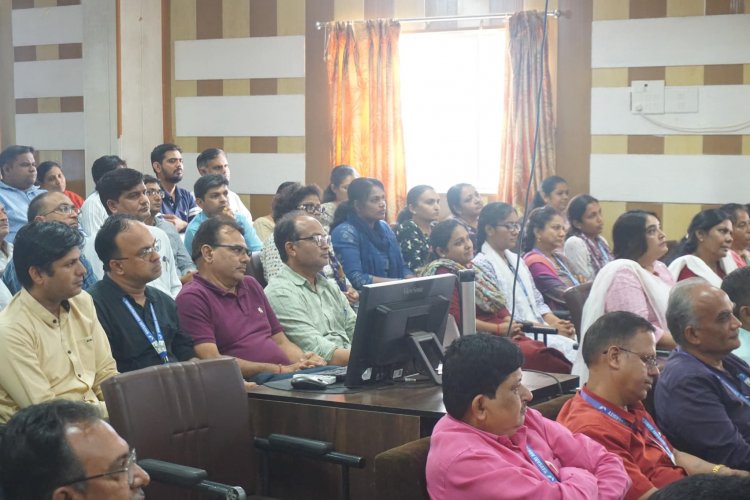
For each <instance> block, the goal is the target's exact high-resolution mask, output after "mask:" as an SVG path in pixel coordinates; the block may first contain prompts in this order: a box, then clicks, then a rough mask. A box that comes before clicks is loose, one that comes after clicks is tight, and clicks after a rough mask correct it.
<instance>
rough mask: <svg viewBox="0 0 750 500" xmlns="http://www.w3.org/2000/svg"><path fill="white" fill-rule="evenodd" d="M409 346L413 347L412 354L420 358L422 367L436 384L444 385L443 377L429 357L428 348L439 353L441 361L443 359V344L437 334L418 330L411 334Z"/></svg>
mask: <svg viewBox="0 0 750 500" xmlns="http://www.w3.org/2000/svg"><path fill="white" fill-rule="evenodd" d="M409 339H410V340H411V342H409V346H410V347H411V351H412V354H414V356H415V357H416V358H418V359H419V361H420V364H421V365H422V368H424V369H425V371H426V372H427V375H429V377H430V378H431V379H432V381H433V382H434V383H435V385H443V377H442V375H440V374H439V373H438V372H436V371H435V369H434V368H433V367H432V363H430V359H429V358H428V357H427V352H426V351H427V350H430V351H432V352H433V353H437V354H438V355H439V358H440V361H441V362H442V361H443V355H444V354H445V351H443V346H442V345H440V342H439V341H438V338H437V336H436V335H435V334H434V333H432V332H424V331H417V332H412V333H410V334H409Z"/></svg>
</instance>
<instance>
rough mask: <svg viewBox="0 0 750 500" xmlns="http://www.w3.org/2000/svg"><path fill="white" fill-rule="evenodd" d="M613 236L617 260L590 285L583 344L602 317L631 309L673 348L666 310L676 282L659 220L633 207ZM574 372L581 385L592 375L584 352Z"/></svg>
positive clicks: (664, 344)
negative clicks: (584, 358) (587, 366)
mask: <svg viewBox="0 0 750 500" xmlns="http://www.w3.org/2000/svg"><path fill="white" fill-rule="evenodd" d="M612 238H613V240H614V244H615V249H614V253H615V260H613V261H612V262H610V263H609V264H607V265H606V266H604V267H603V268H602V269H601V270H600V271H599V273H598V274H597V275H596V278H595V279H594V284H593V285H592V286H591V292H590V293H589V296H588V299H587V300H586V303H585V304H584V306H583V314H582V318H581V345H583V341H584V337H585V335H586V330H588V328H589V327H590V326H591V325H592V324H593V323H594V321H596V320H597V319H599V318H600V317H601V316H602V315H604V314H605V313H608V312H613V311H628V312H632V313H633V314H637V315H638V316H641V317H643V318H645V319H646V320H648V321H649V322H650V323H651V324H652V325H653V326H654V330H655V331H654V337H655V339H656V342H657V345H658V346H660V347H662V348H666V349H672V348H674V347H675V343H674V339H673V338H672V335H671V334H670V333H669V331H668V327H667V320H666V313H667V301H668V300H669V292H670V291H671V290H672V287H673V286H674V283H675V281H674V279H673V278H672V275H671V274H670V273H669V270H668V269H667V266H666V265H664V263H662V262H660V261H659V259H660V258H661V257H663V256H664V255H665V254H666V253H667V236H666V235H665V234H664V232H663V231H662V230H661V222H659V219H658V218H657V217H656V214H654V213H652V212H646V211H643V210H630V211H628V212H625V213H624V214H622V215H621V216H620V217H618V218H617V221H615V225H614V227H613V230H612ZM573 374H575V375H578V376H579V377H580V379H581V384H584V383H585V382H586V380H587V378H588V370H587V369H586V364H585V363H584V362H583V357H582V356H581V354H580V351H579V355H578V357H577V358H576V360H575V362H574V363H573Z"/></svg>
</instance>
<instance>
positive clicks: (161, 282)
mask: <svg viewBox="0 0 750 500" xmlns="http://www.w3.org/2000/svg"><path fill="white" fill-rule="evenodd" d="M97 187H98V191H99V197H100V198H101V201H102V204H103V205H104V207H105V208H106V210H107V213H108V214H110V215H112V214H128V215H132V216H133V217H135V218H136V219H138V220H139V221H141V222H143V221H145V220H146V219H148V217H149V216H150V213H151V212H150V203H149V200H148V197H147V196H146V185H145V184H144V183H143V174H142V173H140V172H139V171H137V170H134V169H132V168H118V169H116V170H112V171H111V172H107V173H106V174H104V176H102V178H101V179H100V180H99V184H98V185H97ZM147 227H148V230H149V231H150V232H151V234H152V235H153V237H154V238H155V239H156V240H158V241H159V245H160V247H161V252H160V255H161V265H162V272H161V275H160V276H159V277H158V278H156V279H155V280H154V281H152V282H151V283H150V284H151V286H154V287H156V288H158V289H159V290H161V291H162V292H164V293H166V294H167V295H169V296H170V297H172V298H174V297H176V296H177V293H178V292H179V291H180V288H182V283H181V282H180V278H179V276H178V273H177V264H176V263H175V257H174V250H173V249H172V244H171V243H170V242H169V237H168V236H167V233H165V232H164V231H162V230H161V229H159V228H158V227H154V226H147ZM84 252H85V253H86V256H87V257H88V259H89V260H90V261H91V262H92V263H93V265H94V272H95V273H97V275H98V276H99V278H100V279H101V278H102V277H103V276H104V265H103V263H102V262H101V261H100V260H99V256H98V255H97V253H96V249H95V248H94V245H92V244H91V240H90V241H89V244H87V245H86V248H85V249H84Z"/></svg>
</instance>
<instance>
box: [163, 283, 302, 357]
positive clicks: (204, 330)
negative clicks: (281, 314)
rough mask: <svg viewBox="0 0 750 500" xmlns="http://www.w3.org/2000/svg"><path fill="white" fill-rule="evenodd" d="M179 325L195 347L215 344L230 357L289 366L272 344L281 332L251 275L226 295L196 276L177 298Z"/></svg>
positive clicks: (282, 353) (274, 316) (184, 286)
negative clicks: (274, 337)
mask: <svg viewBox="0 0 750 500" xmlns="http://www.w3.org/2000/svg"><path fill="white" fill-rule="evenodd" d="M176 302H177V314H178V316H179V319H180V326H182V329H183V330H185V331H186V332H187V333H188V334H190V336H191V337H193V340H194V342H195V345H198V344H205V343H212V344H216V347H218V349H219V352H220V353H221V354H225V355H227V356H233V357H235V358H240V359H244V360H246V361H254V362H257V363H272V364H278V363H280V364H283V365H288V364H289V358H288V357H287V355H286V354H284V351H282V350H281V348H280V347H279V346H278V345H277V344H276V342H274V341H273V339H272V338H271V336H272V335H274V334H276V333H279V332H282V331H283V328H282V327H281V323H279V320H278V319H276V314H274V312H273V309H271V305H270V304H269V303H268V300H267V299H266V295H265V294H264V293H263V288H261V286H260V284H258V282H257V281H255V279H254V278H252V277H250V276H245V279H244V280H242V282H241V283H240V284H239V285H237V293H236V294H235V293H233V292H227V291H225V290H222V289H221V288H219V287H217V286H216V285H214V284H213V283H211V282H209V281H208V280H206V279H204V278H203V277H201V275H200V274H198V273H196V274H195V275H194V276H193V280H192V281H191V282H189V283H188V284H186V285H183V287H182V290H180V293H179V294H178V295H177V299H176Z"/></svg>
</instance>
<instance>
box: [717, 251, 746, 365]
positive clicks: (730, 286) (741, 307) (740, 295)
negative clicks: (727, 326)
mask: <svg viewBox="0 0 750 500" xmlns="http://www.w3.org/2000/svg"><path fill="white" fill-rule="evenodd" d="M721 289H722V290H724V293H726V294H727V296H728V297H729V300H730V301H732V304H734V309H733V311H732V313H733V314H734V317H735V318H737V319H738V320H740V323H742V326H740V329H739V336H740V338H739V340H740V346H739V347H738V348H737V349H735V350H734V351H732V353H733V354H734V355H736V356H737V357H739V358H740V359H741V360H743V361H744V362H745V363H750V267H747V266H745V267H741V268H739V269H735V270H734V271H732V272H731V273H729V275H728V276H727V277H726V278H724V281H722V282H721Z"/></svg>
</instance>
